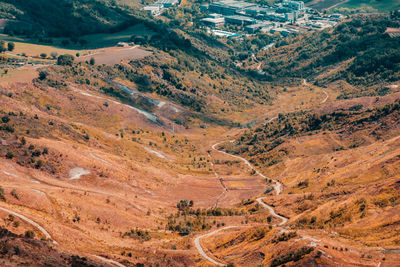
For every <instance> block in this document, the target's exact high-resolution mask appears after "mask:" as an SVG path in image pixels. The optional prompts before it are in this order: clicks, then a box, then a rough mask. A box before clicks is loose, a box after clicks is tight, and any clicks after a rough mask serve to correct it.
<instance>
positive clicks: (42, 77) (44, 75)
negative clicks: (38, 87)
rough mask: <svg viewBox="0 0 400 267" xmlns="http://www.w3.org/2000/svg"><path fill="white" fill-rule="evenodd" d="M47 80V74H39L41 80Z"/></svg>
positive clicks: (43, 72)
mask: <svg viewBox="0 0 400 267" xmlns="http://www.w3.org/2000/svg"><path fill="white" fill-rule="evenodd" d="M46 78H47V72H45V71H41V72H39V80H41V81H43V80H45V79H46Z"/></svg>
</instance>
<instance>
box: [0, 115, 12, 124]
mask: <svg viewBox="0 0 400 267" xmlns="http://www.w3.org/2000/svg"><path fill="white" fill-rule="evenodd" d="M1 121H2V122H3V123H7V122H9V121H10V118H9V117H8V116H4V117H2V118H1Z"/></svg>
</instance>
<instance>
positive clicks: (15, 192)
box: [11, 189, 19, 199]
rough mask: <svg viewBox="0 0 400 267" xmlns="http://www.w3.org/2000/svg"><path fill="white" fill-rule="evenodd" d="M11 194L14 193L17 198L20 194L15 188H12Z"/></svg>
mask: <svg viewBox="0 0 400 267" xmlns="http://www.w3.org/2000/svg"><path fill="white" fill-rule="evenodd" d="M11 195H12V196H13V197H15V198H16V199H19V195H18V193H17V190H15V189H13V190H11Z"/></svg>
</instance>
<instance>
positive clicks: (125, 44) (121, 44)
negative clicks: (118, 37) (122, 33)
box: [117, 42, 129, 47]
mask: <svg viewBox="0 0 400 267" xmlns="http://www.w3.org/2000/svg"><path fill="white" fill-rule="evenodd" d="M117 46H118V47H129V44H128V43H126V42H118V44H117Z"/></svg>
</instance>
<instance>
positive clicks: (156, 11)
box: [143, 4, 164, 16]
mask: <svg viewBox="0 0 400 267" xmlns="http://www.w3.org/2000/svg"><path fill="white" fill-rule="evenodd" d="M163 9H164V8H163V6H162V5H159V4H152V5H148V6H145V7H143V10H144V11H146V12H147V13H149V14H150V15H152V16H159V15H160V14H161V11H162V10H163Z"/></svg>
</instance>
